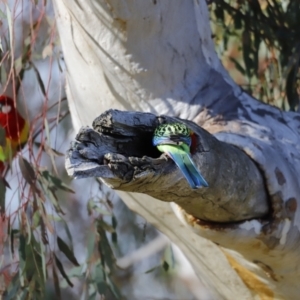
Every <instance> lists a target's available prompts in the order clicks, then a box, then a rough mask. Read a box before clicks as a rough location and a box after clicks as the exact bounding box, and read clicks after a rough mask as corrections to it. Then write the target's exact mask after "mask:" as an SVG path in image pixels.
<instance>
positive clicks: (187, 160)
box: [183, 153, 208, 187]
mask: <svg viewBox="0 0 300 300" xmlns="http://www.w3.org/2000/svg"><path fill="white" fill-rule="evenodd" d="M183 163H184V165H185V166H186V167H187V169H188V171H189V174H190V176H191V177H192V178H193V181H194V183H195V185H196V187H201V186H204V187H208V183H207V181H206V180H205V179H204V178H203V176H202V174H201V173H200V172H199V170H198V168H197V167H196V165H195V163H194V162H193V159H192V157H191V156H190V154H188V153H186V155H184V156H183Z"/></svg>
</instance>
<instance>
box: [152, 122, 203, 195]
mask: <svg viewBox="0 0 300 300" xmlns="http://www.w3.org/2000/svg"><path fill="white" fill-rule="evenodd" d="M195 138H196V136H195V134H194V133H193V132H192V131H191V130H190V129H189V128H188V127H187V126H186V125H184V124H182V123H170V124H161V125H159V126H158V127H157V128H156V129H155V131H154V136H153V145H154V146H157V149H158V150H159V151H160V152H164V153H166V154H167V155H168V156H169V157H170V158H171V159H172V160H173V161H174V162H175V163H176V165H177V166H178V168H179V169H180V171H181V172H182V174H183V175H184V177H185V178H186V180H187V181H188V183H189V185H190V186H191V188H192V189H196V188H200V187H207V186H208V183H207V182H206V180H205V179H204V178H203V176H202V175H201V173H200V172H199V170H198V169H197V167H196V165H195V163H194V162H193V159H192V157H191V152H190V148H191V146H192V143H193V142H195V141H196V140H195Z"/></svg>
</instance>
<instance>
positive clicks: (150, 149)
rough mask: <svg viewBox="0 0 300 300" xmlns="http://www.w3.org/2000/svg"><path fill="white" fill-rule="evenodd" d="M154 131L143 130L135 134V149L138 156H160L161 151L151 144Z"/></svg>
mask: <svg viewBox="0 0 300 300" xmlns="http://www.w3.org/2000/svg"><path fill="white" fill-rule="evenodd" d="M153 133H154V132H143V133H142V134H141V135H140V134H139V135H138V136H137V140H136V150H137V151H138V153H140V156H141V157H142V156H149V157H152V158H158V157H160V156H161V154H162V153H161V152H160V151H159V150H158V149H157V148H156V147H155V146H153V144H152V138H153Z"/></svg>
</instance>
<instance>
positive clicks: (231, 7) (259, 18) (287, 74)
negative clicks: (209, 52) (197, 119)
mask: <svg viewBox="0 0 300 300" xmlns="http://www.w3.org/2000/svg"><path fill="white" fill-rule="evenodd" d="M209 3H210V5H209V8H210V14H211V21H212V25H213V26H212V27H213V34H214V39H215V42H216V49H217V52H218V53H219V55H220V56H221V57H222V60H223V62H224V64H225V66H226V67H227V69H228V70H229V72H230V73H231V75H232V76H233V77H234V79H235V80H236V81H237V82H238V83H239V84H241V85H242V86H243V87H244V89H246V90H247V91H248V92H249V93H250V94H252V95H253V96H254V97H256V98H258V99H261V100H262V101H264V102H267V103H270V104H272V105H276V106H278V107H280V108H281V109H290V110H292V111H295V110H296V109H297V108H298V106H299V92H300V89H299V71H300V68H299V62H300V39H299V36H300V18H299V14H300V2H299V1H293V0H292V1H289V0H287V1H279V0H249V1H248V0H238V1H236V0H217V1H210V2H209ZM236 70H238V72H236Z"/></svg>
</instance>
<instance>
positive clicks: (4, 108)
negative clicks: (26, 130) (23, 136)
mask: <svg viewBox="0 0 300 300" xmlns="http://www.w3.org/2000/svg"><path fill="white" fill-rule="evenodd" d="M24 124H25V120H24V118H23V117H22V116H21V115H20V114H19V113H18V111H17V109H16V108H15V104H14V100H13V99H12V98H10V97H8V96H5V95H1V96H0V126H2V127H3V128H4V129H5V131H6V135H7V136H10V137H11V138H15V137H18V136H19V133H20V131H21V129H22V128H23V127H24Z"/></svg>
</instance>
